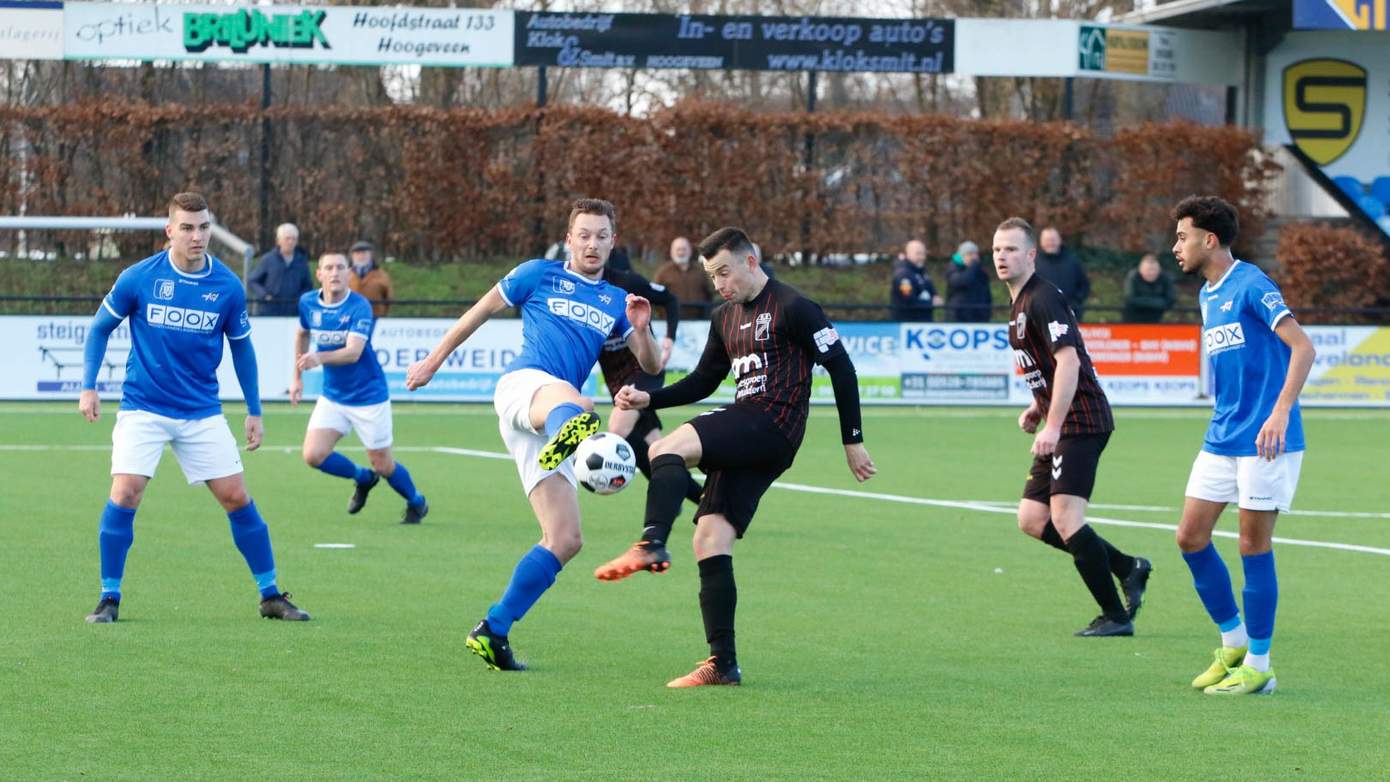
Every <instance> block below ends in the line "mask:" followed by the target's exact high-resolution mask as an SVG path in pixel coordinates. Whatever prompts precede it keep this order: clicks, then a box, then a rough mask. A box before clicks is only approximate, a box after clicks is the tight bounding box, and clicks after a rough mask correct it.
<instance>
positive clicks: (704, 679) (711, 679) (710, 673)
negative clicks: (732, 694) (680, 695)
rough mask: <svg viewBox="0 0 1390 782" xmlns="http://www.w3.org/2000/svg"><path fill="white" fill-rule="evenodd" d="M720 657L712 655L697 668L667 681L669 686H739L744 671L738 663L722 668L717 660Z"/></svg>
mask: <svg viewBox="0 0 1390 782" xmlns="http://www.w3.org/2000/svg"><path fill="white" fill-rule="evenodd" d="M717 659H718V658H715V657H711V658H709V659H707V660H704V661H703V662H701V663H700V664H699V665H697V666H695V670H693V671H691V672H690V673H687V674H686V675H684V676H682V677H680V678H679V679H672V680H671V681H669V682H666V686H667V687H671V688H673V689H674V688H680V687H705V686H709V685H727V686H732V687H737V686H738V685H739V684H740V683H741V682H742V681H743V672H742V671H740V670H739V669H738V663H734V664H733V665H730V666H728V668H727V669H725V670H720V668H719V664H718V663H717V662H715V661H716V660H717Z"/></svg>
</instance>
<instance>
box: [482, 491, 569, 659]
mask: <svg viewBox="0 0 1390 782" xmlns="http://www.w3.org/2000/svg"><path fill="white" fill-rule="evenodd" d="M527 499H528V500H529V501H530V503H531V509H532V510H533V511H535V514H536V519H537V521H539V522H540V526H541V540H540V543H538V544H536V545H535V546H533V547H531V550H530V551H527V552H526V554H524V555H523V556H522V557H521V560H520V561H518V562H517V563H516V569H515V570H513V571H512V579H511V581H510V582H509V583H508V584H507V589H506V591H504V592H503V593H502V597H501V599H499V600H498V601H497V602H496V603H494V604H493V605H492V607H491V608H489V609H488V612H487V617H486V618H485V619H483V621H481V622H479V623H478V625H477V626H476V627H474V628H473V631H472V632H471V633H469V634H468V639H467V641H466V642H465V643H466V645H467V646H468V648H469V649H470V650H472V651H473V653H474V654H476V655H478V656H479V657H482V658H483V661H484V662H486V663H487V664H488V666H489V667H490V668H492V669H494V670H499V671H524V670H526V666H525V665H523V664H521V663H519V662H517V660H516V658H515V656H514V655H513V654H512V649H511V642H510V640H509V638H508V636H509V635H510V634H511V629H512V625H513V624H515V623H516V622H518V621H520V620H521V618H522V617H524V616H526V613H527V612H528V611H530V610H531V607H532V606H534V605H535V604H536V601H537V600H540V598H541V595H543V594H545V591H546V590H547V589H549V588H550V587H551V585H553V584H554V583H555V578H556V576H558V575H559V574H560V570H561V569H562V568H564V566H565V563H567V562H569V561H570V560H571V559H573V558H574V556H575V555H576V554H578V553H579V549H580V548H581V547H582V546H583V545H584V539H583V535H582V534H581V532H580V528H579V496H578V494H576V493H575V490H574V484H572V483H570V482H569V480H568V479H567V478H566V477H565V476H563V475H560V474H554V475H549V476H546V477H545V478H543V479H541V481H540V483H537V484H536V487H535V488H534V489H532V490H531V493H530V495H528V497H527Z"/></svg>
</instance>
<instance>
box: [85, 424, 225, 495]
mask: <svg viewBox="0 0 1390 782" xmlns="http://www.w3.org/2000/svg"><path fill="white" fill-rule="evenodd" d="M165 443H169V444H171V445H172V446H173V448H174V458H176V459H178V460H179V467H181V468H183V477H185V478H187V479H188V482H189V483H202V482H204V481H210V480H212V479H213V478H225V477H227V476H229V475H237V474H239V473H240V472H241V471H242V469H241V453H240V451H239V450H238V449H237V443H236V438H235V437H232V430H231V429H230V428H229V427H228V426H227V417H226V416H224V415H213V416H208V417H207V418H194V419H180V418H167V417H165V416H162V415H156V414H155V413H151V412H149V411H146V410H121V411H119V412H117V413H116V426H115V428H114V429H112V430H111V445H112V448H111V474H112V475H118V474H124V475H143V476H145V477H146V478H153V477H154V471H155V468H156V467H158V466H159V457H161V456H163V455H164V444H165Z"/></svg>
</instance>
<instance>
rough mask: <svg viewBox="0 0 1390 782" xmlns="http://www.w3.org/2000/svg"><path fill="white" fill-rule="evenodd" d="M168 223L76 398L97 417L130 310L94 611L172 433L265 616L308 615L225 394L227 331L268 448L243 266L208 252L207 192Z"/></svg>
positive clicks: (111, 319) (120, 286)
mask: <svg viewBox="0 0 1390 782" xmlns="http://www.w3.org/2000/svg"><path fill="white" fill-rule="evenodd" d="M164 232H165V234H166V235H167V236H168V237H169V249H167V250H165V251H164V252H161V253H159V254H157V255H153V256H150V257H149V258H146V259H145V260H143V261H140V262H139V263H137V264H135V265H134V266H131V267H130V268H128V269H126V270H125V271H123V272H121V275H120V277H118V278H117V279H116V284H115V285H114V286H112V288H111V292H110V293H108V294H107V295H106V298H105V299H104V300H102V302H101V306H100V307H99V308H97V313H96V316H95V317H94V318H93V319H92V326H91V330H90V332H89V334H88V337H87V344H86V352H85V356H84V361H83V372H82V395H81V398H80V399H79V400H78V403H77V406H78V410H79V411H80V412H81V413H82V415H83V416H85V417H86V418H87V420H88V421H95V420H97V418H98V417H99V416H100V415H101V402H100V400H99V399H98V397H97V392H96V377H97V370H98V368H99V367H100V366H101V362H102V357H103V356H105V354H106V344H107V341H108V340H109V339H110V338H111V332H112V331H114V330H115V329H116V327H117V326H119V325H120V324H121V321H123V320H125V319H126V318H129V319H130V358H129V360H128V361H127V363H126V370H125V384H124V386H123V387H122V392H121V408H120V411H119V412H118V413H116V426H115V428H114V429H113V430H112V432H111V442H112V449H111V498H110V499H109V500H108V501H107V503H106V508H105V510H103V511H102V513H101V534H100V537H99V541H100V546H101V599H100V601H99V602H98V603H97V607H96V610H95V611H93V612H92V613H91V615H89V616H88V617H87V621H88V622H91V623H93V624H97V623H105V622H114V621H116V618H117V614H118V611H119V608H120V604H121V580H122V578H123V577H124V574H125V562H126V555H127V554H128V553H129V552H130V545H131V543H132V541H134V539H135V532H134V523H135V510H136V508H138V507H139V506H140V500H141V498H142V497H143V496H144V494H145V486H146V485H147V484H148V483H149V480H150V478H153V477H154V472H155V468H156V467H157V466H159V457H160V456H161V455H162V454H163V453H164V446H165V445H166V444H168V445H171V446H172V447H173V449H174V458H176V459H178V462H179V466H180V467H181V468H183V474H184V477H185V478H187V479H188V482H189V483H190V484H192V483H206V484H207V487H208V488H209V489H211V490H212V494H213V496H214V497H216V498H217V501H218V502H219V503H221V504H222V507H223V508H224V509H225V510H226V511H227V519H228V520H229V521H230V522H231V528H232V540H233V541H234V542H235V543H236V547H237V549H238V550H240V551H241V555H242V556H243V557H244V558H245V559H246V564H247V565H248V566H249V567H250V568H251V575H252V576H253V577H254V578H255V580H256V586H257V588H258V589H259V590H260V594H261V616H264V617H267V618H270V619H291V620H299V621H302V620H306V619H308V618H309V615H308V614H307V613H305V612H303V611H301V610H299V609H298V608H296V607H295V605H294V604H293V603H291V602H290V600H289V595H288V594H283V593H281V592H280V589H279V587H278V586H277V585H276V576H275V555H274V553H273V552H272V551H271V548H270V532H269V530H267V529H266V525H265V521H263V520H262V519H261V514H260V512H259V511H258V510H257V509H256V503H254V502H253V501H252V500H251V497H250V496H249V495H248V494H247V493H246V483H245V481H244V480H243V479H242V468H241V457H240V455H239V454H238V453H237V444H236V439H235V438H234V437H232V432H231V429H230V428H228V426H227V419H226V417H225V416H223V415H222V403H221V402H220V401H219V400H218V394H217V365H218V364H220V363H222V340H223V338H224V336H225V338H226V340H227V342H228V344H230V345H231V351H232V363H233V365H234V366H235V368H236V376H237V381H238V382H239V383H240V384H241V392H242V394H243V395H244V396H245V398H246V412H247V415H246V448H247V450H250V451H254V450H256V449H257V448H258V447H260V444H261V434H262V428H261V397H260V389H259V387H258V386H257V377H256V354H255V352H254V351H253V349H252V347H251V340H250V336H251V321H250V319H249V318H248V317H247V314H246V291H245V290H244V289H243V288H242V286H241V279H240V278H238V277H237V276H236V274H234V273H233V272H232V271H231V270H230V269H228V268H227V267H226V266H224V265H223V264H222V263H221V262H220V261H218V260H217V259H216V258H213V257H212V256H211V255H208V254H207V246H208V241H209V239H210V238H211V236H212V223H211V217H210V215H209V213H208V205H207V201H205V200H203V197H202V196H200V195H198V194H197V193H179V194H178V195H175V196H174V197H173V198H172V199H171V200H170V201H169V223H168V225H166V226H165V228H164Z"/></svg>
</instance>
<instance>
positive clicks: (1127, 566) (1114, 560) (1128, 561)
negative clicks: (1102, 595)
mask: <svg viewBox="0 0 1390 782" xmlns="http://www.w3.org/2000/svg"><path fill="white" fill-rule="evenodd" d="M1088 529H1089V527H1088ZM1091 534H1093V535H1094V534H1095V533H1094V532H1092V533H1091ZM1096 537H1097V538H1100V542H1101V545H1103V546H1105V553H1106V555H1107V556H1108V557H1109V560H1110V574H1111V575H1112V576H1114V577H1115V578H1118V579H1120V580H1121V581H1123V580H1125V579H1126V578H1129V574H1130V573H1133V572H1134V564H1135V559H1134V557H1131V556H1130V555H1128V554H1126V553H1124V552H1123V551H1120V550H1119V549H1117V548H1115V547H1114V546H1112V545H1110V541H1108V540H1106V539H1105V538H1101V537H1100V536H1099V535H1096ZM1041 540H1042V542H1044V543H1046V544H1047V545H1049V546H1051V547H1053V548H1055V549H1060V550H1061V551H1065V552H1067V553H1068V554H1070V553H1071V549H1069V548H1067V544H1066V543H1065V542H1064V541H1063V540H1062V535H1061V533H1059V532H1058V531H1057V528H1056V527H1054V526H1052V520H1051V519H1048V520H1047V526H1046V527H1043V531H1042V538H1041Z"/></svg>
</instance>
